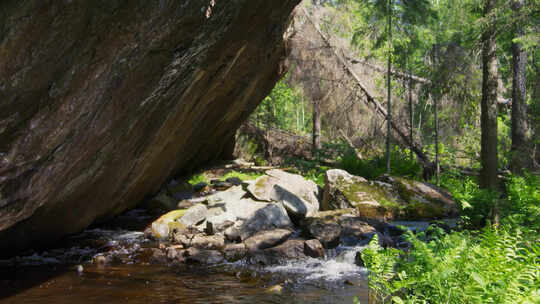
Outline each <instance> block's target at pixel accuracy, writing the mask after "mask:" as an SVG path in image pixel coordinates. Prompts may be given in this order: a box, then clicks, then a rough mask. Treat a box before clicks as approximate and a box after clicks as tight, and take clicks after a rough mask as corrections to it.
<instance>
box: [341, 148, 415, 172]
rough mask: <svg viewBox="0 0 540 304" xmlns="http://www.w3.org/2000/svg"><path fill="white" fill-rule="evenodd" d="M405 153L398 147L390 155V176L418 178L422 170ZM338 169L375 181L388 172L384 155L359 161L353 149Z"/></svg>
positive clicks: (348, 151) (343, 157) (345, 154)
mask: <svg viewBox="0 0 540 304" xmlns="http://www.w3.org/2000/svg"><path fill="white" fill-rule="evenodd" d="M405 152H406V151H401V150H400V149H399V148H398V147H396V148H395V149H394V150H392V152H391V155H390V174H391V175H395V176H406V177H409V178H418V177H419V176H420V173H421V169H422V168H421V167H420V165H419V164H418V163H417V162H416V161H415V160H411V159H410V157H409V156H408V154H407V153H405ZM338 167H339V168H340V169H343V170H345V171H347V172H349V173H351V174H354V175H359V176H362V177H365V178H367V179H374V178H376V177H378V176H380V175H382V174H384V173H385V172H386V157H385V156H384V155H382V156H377V157H374V158H372V159H359V158H358V157H357V156H356V153H355V152H354V151H353V150H352V149H348V150H346V151H345V152H344V153H343V155H342V156H341V158H340V159H339V162H338Z"/></svg>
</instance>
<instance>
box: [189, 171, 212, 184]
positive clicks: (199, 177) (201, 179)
mask: <svg viewBox="0 0 540 304" xmlns="http://www.w3.org/2000/svg"><path fill="white" fill-rule="evenodd" d="M188 183H190V184H191V185H196V184H198V183H206V184H208V183H210V181H209V180H208V178H207V177H206V175H204V173H200V174H195V175H192V176H191V177H190V178H189V179H188Z"/></svg>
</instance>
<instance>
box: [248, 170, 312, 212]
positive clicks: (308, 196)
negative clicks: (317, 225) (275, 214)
mask: <svg viewBox="0 0 540 304" xmlns="http://www.w3.org/2000/svg"><path fill="white" fill-rule="evenodd" d="M247 189H248V191H249V192H250V193H251V195H253V197H255V198H256V199H258V200H260V201H268V202H271V201H276V202H281V203H282V204H283V206H284V207H285V209H286V210H287V212H289V214H290V215H291V216H292V217H295V218H303V217H306V216H310V215H312V214H313V213H315V212H317V211H318V210H319V199H318V197H319V187H318V186H317V184H315V183H314V182H313V181H310V180H306V179H304V177H302V176H301V175H298V174H292V173H288V172H285V171H282V170H277V169H274V170H268V171H266V175H263V176H260V177H259V178H257V179H256V180H255V181H253V182H251V183H249V185H248V187H247Z"/></svg>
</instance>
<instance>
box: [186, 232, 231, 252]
mask: <svg viewBox="0 0 540 304" xmlns="http://www.w3.org/2000/svg"><path fill="white" fill-rule="evenodd" d="M190 245H191V246H192V247H195V248H199V249H212V250H218V249H223V248H224V247H225V238H224V237H223V236H222V235H219V234H216V235H209V236H203V235H196V236H194V237H193V239H192V240H191V244H190Z"/></svg>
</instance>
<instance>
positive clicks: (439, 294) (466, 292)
mask: <svg viewBox="0 0 540 304" xmlns="http://www.w3.org/2000/svg"><path fill="white" fill-rule="evenodd" d="M441 182H442V184H443V185H444V186H445V187H447V188H448V189H449V190H450V191H451V192H452V194H453V195H454V197H455V198H456V199H457V200H458V202H459V203H460V205H461V206H462V208H463V212H464V219H466V220H467V222H468V223H469V224H470V223H475V224H476V225H479V222H483V223H489V222H487V221H486V218H487V214H488V212H489V210H491V206H492V205H493V202H495V201H496V200H497V201H498V202H499V207H500V208H501V216H502V219H501V226H500V228H497V227H492V226H490V225H487V226H485V227H484V228H483V229H481V230H480V231H469V230H465V231H461V232H451V233H449V234H445V233H444V231H443V230H442V229H440V228H437V227H434V226H430V228H429V229H428V230H427V231H426V232H422V233H418V234H416V235H415V234H413V233H411V232H408V233H407V234H406V235H405V240H406V241H407V242H408V243H410V244H411V249H410V250H408V251H398V250H396V249H382V248H380V247H379V246H378V242H377V240H376V239H374V240H372V242H371V243H370V245H369V246H368V247H367V248H366V249H365V250H364V251H363V252H362V258H363V260H364V262H365V264H366V266H367V267H368V269H369V271H370V273H369V285H370V288H371V289H372V290H373V293H374V294H375V295H376V296H377V298H378V299H379V300H381V301H382V302H388V303H390V302H393V303H539V302H540V243H538V239H537V238H538V235H539V233H540V191H539V187H538V185H540V176H538V175H531V174H526V175H525V176H523V177H518V176H512V177H510V179H509V181H508V182H507V189H506V193H507V195H508V197H507V198H506V199H504V200H503V199H500V194H499V193H493V192H487V191H484V190H481V189H479V187H478V184H477V183H476V181H475V179H474V178H472V177H465V176H461V175H459V174H458V173H457V172H450V173H446V174H444V175H443V176H442V179H441Z"/></svg>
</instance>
